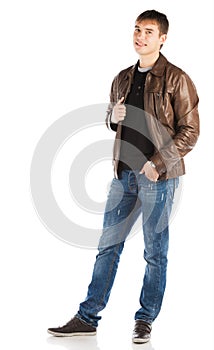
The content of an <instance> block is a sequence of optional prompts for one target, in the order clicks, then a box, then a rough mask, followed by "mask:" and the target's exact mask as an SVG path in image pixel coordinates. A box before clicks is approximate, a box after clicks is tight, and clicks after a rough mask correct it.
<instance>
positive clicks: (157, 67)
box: [127, 52, 168, 78]
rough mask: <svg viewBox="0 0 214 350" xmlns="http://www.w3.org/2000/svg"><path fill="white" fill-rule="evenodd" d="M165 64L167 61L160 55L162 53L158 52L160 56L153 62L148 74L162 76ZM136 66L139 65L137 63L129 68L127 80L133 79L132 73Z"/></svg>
mask: <svg viewBox="0 0 214 350" xmlns="http://www.w3.org/2000/svg"><path fill="white" fill-rule="evenodd" d="M167 62H168V61H167V59H166V57H165V56H164V55H162V53H161V52H160V55H159V57H158V59H157V61H156V62H155V64H154V66H153V67H152V69H151V71H150V73H152V74H153V75H156V76H158V77H161V76H163V75H164V71H165V67H166V65H167ZM138 64H139V61H138V62H137V63H136V64H134V65H133V66H132V67H131V68H130V70H129V72H128V74H127V78H128V77H133V75H134V71H135V69H136V68H137V66H138Z"/></svg>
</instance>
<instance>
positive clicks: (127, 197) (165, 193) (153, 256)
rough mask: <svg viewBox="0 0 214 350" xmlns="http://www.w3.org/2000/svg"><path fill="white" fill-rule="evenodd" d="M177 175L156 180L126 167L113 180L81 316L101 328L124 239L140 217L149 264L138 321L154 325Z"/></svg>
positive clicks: (160, 299) (80, 307) (163, 285)
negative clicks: (100, 323) (102, 316)
mask: <svg viewBox="0 0 214 350" xmlns="http://www.w3.org/2000/svg"><path fill="white" fill-rule="evenodd" d="M178 182H179V179H178V178H175V179H169V180H163V181H162V180H160V181H157V182H152V181H150V180H148V179H147V178H146V176H145V175H144V174H139V172H137V171H131V170H124V171H123V172H122V175H121V178H120V179H115V178H114V179H113V181H112V183H111V187H110V191H109V195H108V199H107V203H106V208H105V214H104V222H103V231H102V235H101V238H100V241H99V246H98V254H97V256H96V261H95V264H94V270H93V275H92V280H91V283H90V285H89V287H88V293H87V297H86V299H85V301H83V302H82V303H81V304H80V306H79V311H78V313H77V314H76V316H77V317H79V318H80V319H82V320H83V321H85V322H87V323H88V324H91V325H92V326H94V327H97V326H98V321H99V320H100V319H101V316H100V315H99V312H100V311H101V310H103V309H104V308H105V306H106V304H107V302H108V299H109V296H110V292H111V289H112V286H113V283H114V279H115V276H116V272H117V268H118V263H119V260H120V255H121V253H122V251H123V247H124V242H125V240H126V238H127V236H128V235H129V233H130V231H131V228H132V226H133V224H134V223H135V221H136V220H137V218H138V216H139V215H140V214H141V215H142V226H143V235H144V259H145V261H146V268H145V274H144V280H143V286H142V289H141V293H140V306H141V307H140V309H139V310H138V311H137V312H136V313H135V320H137V319H140V320H143V321H145V322H148V323H150V324H151V323H152V322H153V321H154V320H155V318H156V317H157V316H158V314H159V312H160V309H161V304H162V300H163V295H164V291H165V286H166V271H167V252H168V243H169V227H168V226H169V217H170V213H171V209H172V203H173V197H174V192H175V189H176V187H177V186H178Z"/></svg>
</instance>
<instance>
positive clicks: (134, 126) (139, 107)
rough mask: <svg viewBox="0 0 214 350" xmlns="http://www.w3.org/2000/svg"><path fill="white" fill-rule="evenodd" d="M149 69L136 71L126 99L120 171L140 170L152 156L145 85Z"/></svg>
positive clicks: (152, 149)
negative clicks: (147, 122) (146, 113)
mask: <svg viewBox="0 0 214 350" xmlns="http://www.w3.org/2000/svg"><path fill="white" fill-rule="evenodd" d="M147 73H148V71H146V72H140V71H139V70H138V67H137V68H136V70H135V73H134V79H133V83H132V87H131V91H130V93H129V94H128V97H127V100H126V117H125V119H124V121H123V123H122V135H121V149H120V161H119V168H118V170H119V173H120V172H121V171H122V170H124V169H132V170H140V169H142V167H143V165H144V164H145V163H146V161H147V160H148V159H149V158H150V157H151V156H152V154H153V152H154V146H153V144H152V142H151V141H150V140H149V131H148V128H147V124H146V119H145V113H144V85H145V81H146V76H147Z"/></svg>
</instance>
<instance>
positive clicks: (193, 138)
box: [151, 72, 199, 175]
mask: <svg viewBox="0 0 214 350" xmlns="http://www.w3.org/2000/svg"><path fill="white" fill-rule="evenodd" d="M198 102H199V98H198V95H197V92H196V88H195V86H194V84H193V82H192V80H191V79H190V78H189V76H188V75H187V74H186V73H184V72H182V74H181V75H180V76H179V79H178V81H177V84H176V88H175V91H174V93H173V96H172V102H171V103H172V108H173V111H174V121H175V134H174V136H173V137H172V138H170V140H168V142H167V144H163V146H162V147H161V149H159V150H158V151H157V152H156V153H155V154H154V155H153V156H152V157H151V160H152V161H153V162H154V164H155V165H156V168H157V171H158V173H159V174H160V175H161V174H163V173H165V172H166V171H167V170H168V169H170V168H172V167H173V166H175V164H176V163H177V162H178V161H179V160H180V159H181V158H183V157H184V156H185V155H186V154H187V153H188V152H190V151H191V150H192V149H193V147H194V146H195V144H196V142H197V139H198V136H199V114H198Z"/></svg>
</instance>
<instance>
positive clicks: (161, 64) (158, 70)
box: [151, 53, 168, 77]
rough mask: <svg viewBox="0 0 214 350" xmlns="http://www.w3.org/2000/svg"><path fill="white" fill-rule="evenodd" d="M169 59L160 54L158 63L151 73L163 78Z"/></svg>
mask: <svg viewBox="0 0 214 350" xmlns="http://www.w3.org/2000/svg"><path fill="white" fill-rule="evenodd" d="M167 62H168V61H167V59H166V57H165V56H164V55H162V53H160V55H159V57H158V59H157V61H156V62H155V64H154V66H153V67H152V69H151V73H152V74H154V75H156V76H158V77H162V75H164V71H165V68H166V65H167Z"/></svg>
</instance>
